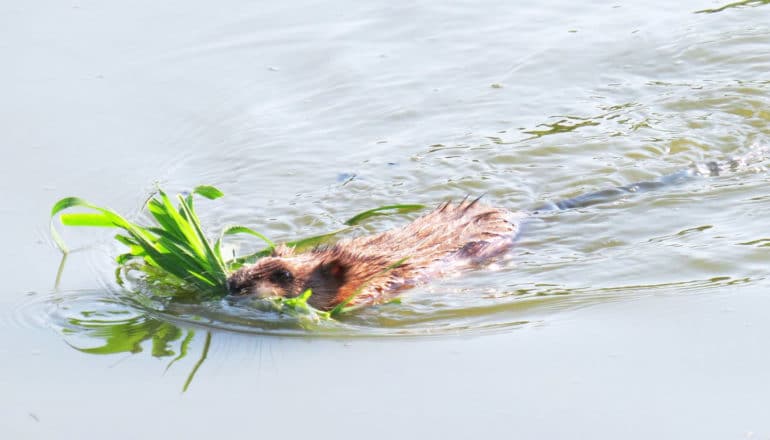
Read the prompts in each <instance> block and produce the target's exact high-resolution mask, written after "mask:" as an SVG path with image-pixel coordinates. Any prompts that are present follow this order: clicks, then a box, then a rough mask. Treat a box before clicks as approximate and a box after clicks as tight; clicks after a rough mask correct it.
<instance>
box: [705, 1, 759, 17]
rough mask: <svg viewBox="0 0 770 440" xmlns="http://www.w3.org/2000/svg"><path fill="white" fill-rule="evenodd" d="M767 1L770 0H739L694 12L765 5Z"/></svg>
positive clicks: (710, 12) (709, 12)
mask: <svg viewBox="0 0 770 440" xmlns="http://www.w3.org/2000/svg"><path fill="white" fill-rule="evenodd" d="M769 3H770V0H743V1H740V2H733V3H728V4H726V5H724V6H721V7H719V8H714V9H702V10H700V11H695V13H696V14H713V13H715V12H722V11H724V10H725V9H730V8H739V7H743V6H762V5H766V4H769Z"/></svg>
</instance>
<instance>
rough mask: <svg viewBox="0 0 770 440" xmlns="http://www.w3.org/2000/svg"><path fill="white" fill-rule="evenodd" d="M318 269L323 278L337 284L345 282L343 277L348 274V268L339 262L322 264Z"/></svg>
mask: <svg viewBox="0 0 770 440" xmlns="http://www.w3.org/2000/svg"><path fill="white" fill-rule="evenodd" d="M319 269H320V272H321V274H322V275H323V276H324V277H325V278H330V279H333V280H336V281H337V282H339V283H342V282H343V281H344V280H345V276H346V275H347V273H348V267H347V266H346V265H344V264H342V262H341V261H340V260H332V261H327V262H326V263H322V264H321V266H320V267H319Z"/></svg>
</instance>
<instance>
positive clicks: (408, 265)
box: [228, 199, 524, 310]
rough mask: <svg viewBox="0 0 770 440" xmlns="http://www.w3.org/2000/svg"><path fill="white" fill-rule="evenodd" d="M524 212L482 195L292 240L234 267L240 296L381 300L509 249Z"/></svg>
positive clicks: (319, 302) (326, 302)
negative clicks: (362, 229)
mask: <svg viewBox="0 0 770 440" xmlns="http://www.w3.org/2000/svg"><path fill="white" fill-rule="evenodd" d="M523 217H524V214H522V213H516V212H512V211H509V210H507V209H502V208H495V207H491V206H488V205H485V204H483V203H481V202H479V200H478V199H476V200H472V201H469V200H464V201H462V202H460V203H451V202H445V203H443V204H441V205H439V206H438V207H437V208H436V209H434V210H433V211H431V212H429V213H427V214H425V215H423V216H421V217H419V218H417V219H416V220H414V221H413V222H411V223H409V224H406V225H404V226H401V227H398V228H395V229H391V230H388V231H385V232H381V233H378V234H373V235H367V236H362V237H357V238H352V239H346V240H341V241H339V242H338V243H337V244H335V245H332V246H328V247H319V248H316V249H313V250H311V251H308V252H302V253H295V252H294V250H293V249H291V248H288V247H286V246H279V247H277V248H276V249H275V250H274V252H273V254H272V255H271V256H269V257H265V258H262V259H260V260H259V261H257V262H256V263H255V264H253V265H250V266H245V267H243V268H241V269H239V270H238V271H236V272H235V273H233V274H232V275H231V276H230V278H229V280H228V287H229V289H230V292H231V294H233V295H241V296H242V295H251V296H257V297H270V296H283V297H296V296H298V295H300V294H302V293H303V292H305V291H306V290H307V289H312V292H313V294H312V295H311V296H310V299H309V303H310V304H311V305H312V306H313V307H315V308H318V309H321V310H329V309H332V308H334V307H335V306H336V305H338V304H341V303H343V302H346V301H350V303H349V304H350V305H369V304H378V303H382V302H385V301H388V300H389V299H391V298H392V297H393V296H394V295H395V294H396V293H397V292H398V291H400V290H402V289H405V288H408V287H411V286H414V285H415V284H418V283H421V282H424V281H426V280H427V279H429V278H431V277H435V276H441V275H443V274H444V273H446V272H450V271H454V270H457V269H459V268H462V267H463V266H468V265H474V264H483V263H485V262H487V261H489V260H490V259H492V258H494V257H498V256H500V255H501V254H502V253H504V252H505V251H506V250H508V249H509V248H510V247H511V246H512V244H513V241H514V239H515V237H516V235H517V233H518V231H519V222H520V220H521V219H522V218H523Z"/></svg>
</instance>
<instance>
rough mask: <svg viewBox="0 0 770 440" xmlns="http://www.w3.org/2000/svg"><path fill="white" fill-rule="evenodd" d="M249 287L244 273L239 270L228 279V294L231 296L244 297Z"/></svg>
mask: <svg viewBox="0 0 770 440" xmlns="http://www.w3.org/2000/svg"><path fill="white" fill-rule="evenodd" d="M247 287H248V280H246V279H245V277H244V276H243V273H242V272H241V271H240V270H239V271H236V272H235V273H233V274H232V275H230V276H229V277H228V278H227V292H228V293H229V294H230V295H243V294H244V293H246V288H247Z"/></svg>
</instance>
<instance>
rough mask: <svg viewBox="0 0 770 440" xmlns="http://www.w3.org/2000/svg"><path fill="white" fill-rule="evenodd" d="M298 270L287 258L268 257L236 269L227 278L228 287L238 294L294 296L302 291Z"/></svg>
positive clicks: (265, 296) (260, 296)
mask: <svg viewBox="0 0 770 440" xmlns="http://www.w3.org/2000/svg"><path fill="white" fill-rule="evenodd" d="M296 272H297V270H296V269H295V268H294V267H292V265H291V264H289V262H288V261H286V259H284V258H274V257H267V258H263V259H262V260H260V261H259V262H257V264H254V265H251V266H245V267H242V268H241V269H239V270H237V271H235V272H234V273H233V274H232V275H230V277H229V278H228V279H227V288H228V290H229V291H230V294H231V295H236V296H248V295H254V296H257V297H259V298H267V297H271V296H285V297H294V296H298V295H299V294H300V293H302V292H300V289H301V287H302V286H301V284H302V280H300V279H298V278H297V276H296V275H295V273H296Z"/></svg>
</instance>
